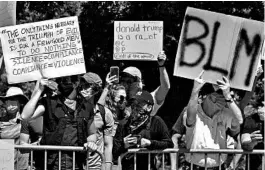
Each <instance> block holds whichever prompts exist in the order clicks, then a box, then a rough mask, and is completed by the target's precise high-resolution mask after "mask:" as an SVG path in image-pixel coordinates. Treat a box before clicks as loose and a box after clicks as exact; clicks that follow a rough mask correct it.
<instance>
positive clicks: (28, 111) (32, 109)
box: [21, 80, 47, 120]
mask: <svg viewBox="0 0 265 170" xmlns="http://www.w3.org/2000/svg"><path fill="white" fill-rule="evenodd" d="M44 84H47V80H39V81H37V83H36V86H35V89H34V91H33V93H32V96H31V99H30V100H29V101H28V103H27V104H26V105H25V107H24V109H23V111H22V113H21V118H22V119H24V120H27V119H30V118H32V116H34V117H35V118H36V117H38V116H40V115H42V114H43V113H44V111H45V108H44V107H43V106H40V107H37V108H36V106H37V103H38V101H39V99H40V96H41V94H42V92H43V90H44Z"/></svg>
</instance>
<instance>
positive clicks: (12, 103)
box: [5, 100, 20, 119]
mask: <svg viewBox="0 0 265 170" xmlns="http://www.w3.org/2000/svg"><path fill="white" fill-rule="evenodd" d="M5 103H6V112H7V117H8V118H9V119H13V118H15V117H16V115H17V113H18V112H19V111H20V110H19V109H20V104H19V102H18V101H16V100H7V101H6V102H5Z"/></svg>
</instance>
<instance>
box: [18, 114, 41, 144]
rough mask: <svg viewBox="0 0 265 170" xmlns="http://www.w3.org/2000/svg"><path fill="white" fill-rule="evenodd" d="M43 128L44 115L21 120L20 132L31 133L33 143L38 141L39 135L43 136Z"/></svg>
mask: <svg viewBox="0 0 265 170" xmlns="http://www.w3.org/2000/svg"><path fill="white" fill-rule="evenodd" d="M42 129H43V117H42V116H41V117H38V118H37V119H34V120H30V121H26V120H25V121H24V120H23V121H22V122H21V131H20V133H24V134H28V135H30V140H31V143H33V142H36V141H37V140H38V139H39V137H41V136H42Z"/></svg>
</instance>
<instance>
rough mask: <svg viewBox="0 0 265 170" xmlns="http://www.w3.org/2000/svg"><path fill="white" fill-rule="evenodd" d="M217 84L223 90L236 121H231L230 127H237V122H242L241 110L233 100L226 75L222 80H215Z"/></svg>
mask: <svg viewBox="0 0 265 170" xmlns="http://www.w3.org/2000/svg"><path fill="white" fill-rule="evenodd" d="M217 84H218V86H219V88H220V89H221V90H222V91H223V95H224V97H225V100H226V103H227V104H228V106H229V108H230V109H231V110H232V113H233V114H234V117H235V118H236V121H232V125H231V126H232V127H231V130H232V129H237V128H238V123H239V124H242V123H243V116H242V113H241V110H240V109H239V107H238V106H237V105H236V103H235V102H234V100H233V98H232V96H231V93H230V83H229V81H228V79H227V78H226V77H223V81H221V80H217Z"/></svg>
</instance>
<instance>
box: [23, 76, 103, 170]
mask: <svg viewBox="0 0 265 170" xmlns="http://www.w3.org/2000/svg"><path fill="white" fill-rule="evenodd" d="M101 83H102V81H101V79H99V78H98V76H97V75H96V74H94V73H87V74H85V75H84V76H83V77H82V81H81V82H80V84H79V85H78V86H73V84H75V83H73V82H69V81H65V82H64V83H59V86H58V89H59V91H60V93H61V94H60V95H55V96H54V95H52V94H53V93H54V91H52V90H49V89H48V88H46V86H48V85H49V81H48V80H47V79H41V80H39V81H38V82H37V83H36V86H35V89H34V91H33V94H32V97H31V99H30V100H29V102H28V103H27V104H26V106H25V107H24V110H23V113H25V115H26V116H25V117H26V118H31V119H34V118H36V117H38V116H40V115H43V124H44V127H43V137H42V139H41V142H40V144H41V145H58V146H60V145H61V146H85V147H86V148H88V149H90V150H92V151H93V150H96V149H97V145H96V141H97V135H96V133H97V129H96V127H95V124H94V113H93V108H94V105H93V103H91V100H89V99H90V98H93V97H94V96H95V95H96V94H98V93H99V92H100V88H101ZM45 88H46V89H45ZM44 91H45V92H44ZM43 92H44V93H45V94H44V96H43V97H42V99H41V100H40V101H39V99H40V97H41V95H42V93H43ZM72 156H73V153H72V152H66V151H65V152H62V153H61V169H62V170H63V169H72V166H73V164H72V163H73V158H72ZM85 157H86V154H85V153H80V152H78V153H76V160H75V162H76V164H77V166H76V167H79V168H80V169H82V166H83V164H84V163H85V160H84V159H85ZM47 169H55V170H56V169H59V157H58V152H57V151H54V152H53V151H50V152H48V155H47Z"/></svg>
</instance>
